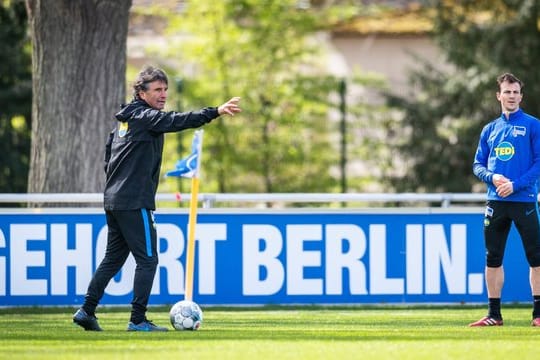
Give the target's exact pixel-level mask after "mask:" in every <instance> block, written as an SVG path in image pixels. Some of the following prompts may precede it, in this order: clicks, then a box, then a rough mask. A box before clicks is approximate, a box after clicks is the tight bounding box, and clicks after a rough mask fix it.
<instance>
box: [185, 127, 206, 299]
mask: <svg viewBox="0 0 540 360" xmlns="http://www.w3.org/2000/svg"><path fill="white" fill-rule="evenodd" d="M197 133H198V136H199V141H198V145H197V147H198V148H197V151H198V154H199V155H198V158H197V167H196V169H195V172H194V174H193V176H192V178H191V200H190V206H189V221H188V241H187V250H186V268H185V271H186V273H185V292H184V300H189V301H193V277H194V272H195V270H194V268H195V225H196V224H197V205H198V197H199V176H200V168H201V167H200V165H201V156H202V141H203V133H204V130H202V129H201V130H197ZM196 136H197V135H196Z"/></svg>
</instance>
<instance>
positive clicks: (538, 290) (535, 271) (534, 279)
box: [529, 266, 540, 296]
mask: <svg viewBox="0 0 540 360" xmlns="http://www.w3.org/2000/svg"><path fill="white" fill-rule="evenodd" d="M529 274H530V281H531V290H532V294H533V296H539V295H540V266H537V267H532V268H531V269H530V273H529Z"/></svg>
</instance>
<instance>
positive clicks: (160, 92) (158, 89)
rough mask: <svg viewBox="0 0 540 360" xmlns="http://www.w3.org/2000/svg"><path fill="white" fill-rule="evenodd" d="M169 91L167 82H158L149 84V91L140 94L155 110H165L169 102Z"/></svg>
mask: <svg viewBox="0 0 540 360" xmlns="http://www.w3.org/2000/svg"><path fill="white" fill-rule="evenodd" d="M167 90H168V86H167V84H166V83H165V82H163V81H160V80H156V81H152V82H151V83H148V89H147V90H145V91H141V92H139V96H140V97H141V99H143V100H144V101H146V103H147V104H148V105H150V106H151V107H153V108H154V109H157V110H163V108H164V107H165V102H166V101H167Z"/></svg>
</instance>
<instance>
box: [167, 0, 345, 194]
mask: <svg viewBox="0 0 540 360" xmlns="http://www.w3.org/2000/svg"><path fill="white" fill-rule="evenodd" d="M297 3H298V2H297V1H296V0H266V1H264V2H262V3H261V1H255V0H226V1H220V2H215V1H202V0H201V1H193V2H189V4H188V5H187V6H186V12H185V13H182V14H181V15H179V16H178V15H173V16H172V18H171V19H170V23H171V25H170V27H169V32H170V35H171V39H173V38H174V36H177V37H180V38H181V40H180V42H179V45H177V46H171V50H170V56H174V57H175V58H180V60H181V62H182V64H183V65H184V66H185V69H183V70H180V71H178V69H176V73H177V74H178V76H182V77H184V84H185V86H184V91H183V92H182V94H181V98H182V103H183V104H184V108H186V109H192V108H196V107H201V106H207V105H208V104H216V105H217V104H221V103H222V102H224V101H225V100H227V99H228V98H230V97H232V96H241V97H242V100H241V105H242V107H243V112H242V113H241V114H239V115H237V116H235V117H234V118H230V117H227V116H223V117H221V118H220V119H219V120H216V121H215V122H214V123H213V124H212V125H210V126H208V127H206V128H205V145H204V151H203V159H204V160H203V161H204V164H203V171H204V175H203V176H204V178H205V181H203V182H202V183H201V187H202V188H203V191H218V192H295V191H296V192H325V191H335V190H336V188H337V178H336V176H335V171H334V175H332V171H330V169H332V168H333V167H336V166H337V164H339V151H338V147H337V142H333V140H334V138H333V137H332V134H335V133H336V132H337V131H338V126H339V124H338V123H337V122H334V121H329V120H328V119H329V112H330V111H331V109H335V104H332V103H331V102H330V100H329V98H330V95H331V94H332V93H334V94H335V93H336V92H337V90H338V79H336V78H334V77H332V76H329V75H326V69H325V61H324V54H323V53H322V52H321V51H320V47H319V46H318V44H317V42H316V40H314V38H313V35H314V33H315V32H316V31H317V30H318V29H321V28H323V27H324V26H326V25H327V23H326V18H325V14H326V10H324V9H319V10H314V9H311V10H310V11H305V10H303V9H301V8H298V7H297ZM171 42H172V40H171ZM188 69H192V70H193V71H191V72H190V71H188ZM173 71H174V70H173ZM183 139H184V140H183V141H184V148H187V147H188V146H189V145H187V141H188V137H187V136H184V137H183ZM189 140H190V137H189ZM171 166H172V163H171Z"/></svg>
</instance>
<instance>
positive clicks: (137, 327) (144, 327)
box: [126, 319, 169, 331]
mask: <svg viewBox="0 0 540 360" xmlns="http://www.w3.org/2000/svg"><path fill="white" fill-rule="evenodd" d="M126 330H127V331H169V329H167V328H166V327H163V326H157V325H156V324H154V323H153V322H152V321H151V320H148V319H145V320H144V321H142V322H140V323H138V324H134V323H133V322H131V321H130V322H129V323H128V326H127V329H126Z"/></svg>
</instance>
